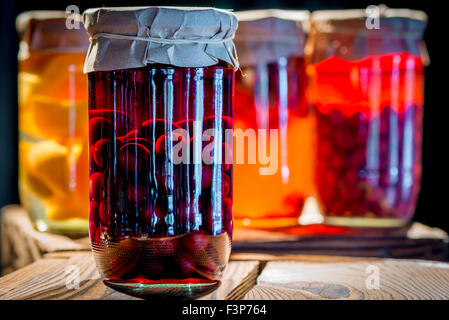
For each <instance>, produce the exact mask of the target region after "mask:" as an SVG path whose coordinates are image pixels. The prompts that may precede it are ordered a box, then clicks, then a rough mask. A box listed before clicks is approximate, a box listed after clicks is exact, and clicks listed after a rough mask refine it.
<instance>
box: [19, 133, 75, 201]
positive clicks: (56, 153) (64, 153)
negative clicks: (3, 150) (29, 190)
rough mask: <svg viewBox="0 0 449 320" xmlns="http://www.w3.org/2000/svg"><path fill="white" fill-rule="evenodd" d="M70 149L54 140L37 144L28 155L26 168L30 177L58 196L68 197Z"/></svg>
mask: <svg viewBox="0 0 449 320" xmlns="http://www.w3.org/2000/svg"><path fill="white" fill-rule="evenodd" d="M68 156H69V153H68V149H67V147H65V146H62V145H60V144H58V143H57V142H56V141H53V140H46V141H41V142H38V143H35V144H34V145H33V146H32V147H30V149H29V151H28V154H27V163H26V168H27V170H28V172H29V174H30V175H32V176H33V177H35V178H36V179H38V180H40V181H42V182H43V183H44V184H45V185H46V186H48V188H49V189H51V190H52V191H53V192H54V193H55V194H57V195H62V196H65V195H68V194H69V192H70V185H69V165H68V164H69V163H68Z"/></svg>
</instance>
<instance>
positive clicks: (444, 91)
mask: <svg viewBox="0 0 449 320" xmlns="http://www.w3.org/2000/svg"><path fill="white" fill-rule="evenodd" d="M0 1H1V2H0V3H1V5H0V207H2V206H3V205H6V204H9V203H18V195H17V131H18V129H17V92H16V89H17V85H16V82H17V79H16V74H17V59H16V57H17V50H18V39H17V35H16V32H15V27H14V21H15V17H16V16H17V14H19V13H21V12H23V11H27V10H42V9H52V10H65V8H66V7H67V6H68V5H71V4H74V5H77V6H79V7H80V10H81V11H84V10H85V9H87V8H89V7H101V6H123V5H128V6H131V5H133V6H134V5H180V6H181V5H182V6H214V7H218V8H224V9H231V8H232V9H234V10H248V9H261V8H266V9H268V8H280V9H307V10H311V11H312V10H319V9H353V8H365V7H367V6H368V5H373V4H374V5H377V4H379V3H376V2H372V1H353V0H335V1H331V0H319V1H311V0H306V1H301V0H263V1H262V0H259V1H257V0H216V1H203V0H196V1H126V0H121V1H117V0H114V1H106V0H102V1H97V0H90V1H86V0H71V1H50V0H38V1H33V2H31V1H18V0H17V1H16V0H0ZM443 3H444V1H436V0H435V1H431V0H426V1H423V0H421V1H386V2H385V4H386V5H388V6H389V7H391V8H404V7H405V8H412V9H419V10H424V11H425V12H426V13H427V15H428V16H429V24H428V28H427V30H426V33H425V41H426V44H427V47H428V50H429V55H430V58H431V64H430V66H429V67H427V68H426V92H425V94H426V97H425V108H424V110H425V111H424V151H423V166H424V169H423V172H424V175H423V181H422V191H421V195H420V198H419V202H418V208H417V211H416V215H415V220H417V221H420V222H423V223H425V224H427V225H430V226H434V227H440V228H442V229H444V230H446V231H449V212H448V209H447V207H446V200H449V195H447V190H449V187H448V185H447V184H449V180H448V179H447V166H448V165H449V164H448V163H447V161H446V154H447V152H446V148H447V147H448V146H449V144H448V143H447V141H446V139H447V136H448V134H447V131H448V129H449V124H448V123H447V122H448V121H447V119H448V118H447V113H448V110H447V109H448V107H449V106H448V103H447V100H446V98H448V94H449V88H448V86H447V81H446V79H447V76H448V74H447V72H448V71H449V69H448V64H447V60H448V59H449V55H448V53H447V52H448V50H447V49H446V48H447V47H449V46H448V42H449V39H448V36H447V26H448V22H447V21H448V20H449V16H448V15H447V13H446V12H447V11H446V10H445V8H444V7H443V5H442V4H443ZM445 57H448V58H446V61H445V60H444V59H445Z"/></svg>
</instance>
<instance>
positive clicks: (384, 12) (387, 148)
mask: <svg viewBox="0 0 449 320" xmlns="http://www.w3.org/2000/svg"><path fill="white" fill-rule="evenodd" d="M374 10H376V9H374ZM375 13H376V12H374V14H375ZM377 13H378V14H379V16H378V18H377V19H378V20H372V19H373V16H372V15H370V16H366V13H365V11H364V10H347V11H336V12H334V11H322V12H320V11H318V12H314V13H313V14H312V27H311V28H312V29H311V36H310V42H309V45H310V46H309V48H308V49H310V53H311V55H310V62H311V64H310V67H309V68H308V73H309V75H310V77H311V82H310V95H309V97H310V100H311V103H312V104H313V106H314V111H315V113H316V122H317V164H316V171H315V172H316V184H317V191H318V198H319V202H320V205H321V208H322V212H323V214H324V215H325V223H327V224H333V225H344V226H366V227H399V226H402V225H404V224H406V223H407V222H408V221H410V220H411V218H412V216H413V213H414V210H415V206H416V201H417V198H418V194H419V189H420V179H421V149H422V120H423V84H424V73H423V66H424V64H425V63H426V61H427V57H426V55H425V50H423V48H424V46H423V43H422V35H423V32H424V29H425V26H426V15H425V14H424V13H423V12H420V11H411V10H393V9H385V8H379V9H378V12H377ZM370 19H371V20H370ZM374 19H376V17H375V16H374ZM370 26H371V27H372V28H368V27H370Z"/></svg>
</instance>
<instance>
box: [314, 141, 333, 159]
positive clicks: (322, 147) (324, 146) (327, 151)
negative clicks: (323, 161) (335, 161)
mask: <svg viewBox="0 0 449 320" xmlns="http://www.w3.org/2000/svg"><path fill="white" fill-rule="evenodd" d="M317 147H318V150H317V152H318V158H319V159H318V160H320V158H329V157H330V156H332V154H333V152H334V147H333V145H332V142H330V141H329V140H320V141H318V146H317Z"/></svg>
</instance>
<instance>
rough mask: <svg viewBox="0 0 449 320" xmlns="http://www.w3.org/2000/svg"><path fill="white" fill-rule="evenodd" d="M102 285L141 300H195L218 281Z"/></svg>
mask: <svg viewBox="0 0 449 320" xmlns="http://www.w3.org/2000/svg"><path fill="white" fill-rule="evenodd" d="M103 283H104V284H105V285H106V286H108V287H110V288H112V289H114V290H117V291H119V292H121V293H125V294H127V295H130V296H134V297H137V298H142V299H160V298H175V299H185V300H190V299H196V298H199V297H202V296H204V295H206V294H208V293H211V292H213V291H214V290H216V289H217V288H218V287H219V286H220V285H221V281H219V280H210V281H205V280H203V279H201V281H198V282H184V281H183V282H181V281H180V282H172V281H170V282H169V283H168V281H164V280H161V281H152V283H145V282H139V281H132V282H128V281H120V280H103Z"/></svg>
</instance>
